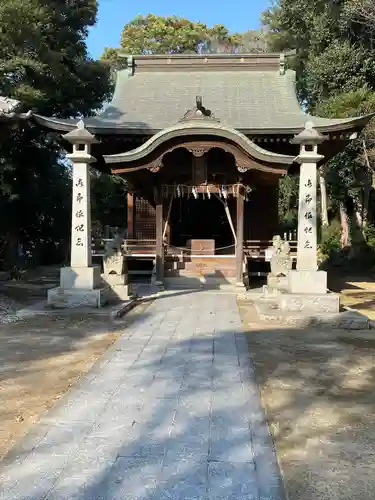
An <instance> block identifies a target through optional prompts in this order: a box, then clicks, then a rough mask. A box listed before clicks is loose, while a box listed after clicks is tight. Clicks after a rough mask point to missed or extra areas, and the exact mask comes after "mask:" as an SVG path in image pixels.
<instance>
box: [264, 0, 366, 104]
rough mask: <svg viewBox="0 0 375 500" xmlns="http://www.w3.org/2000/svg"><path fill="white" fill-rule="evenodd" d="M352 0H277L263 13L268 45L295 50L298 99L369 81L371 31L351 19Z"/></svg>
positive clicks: (319, 96)
mask: <svg viewBox="0 0 375 500" xmlns="http://www.w3.org/2000/svg"><path fill="white" fill-rule="evenodd" d="M352 5H353V2H352V0H329V1H326V0H294V1H293V2H291V1H289V0H278V1H277V2H276V3H275V5H274V6H273V7H272V8H271V9H269V10H268V11H267V12H266V13H265V14H264V15H263V23H264V25H265V27H266V29H267V30H268V32H269V43H270V45H271V47H272V48H273V49H274V50H296V52H297V55H296V58H295V61H294V65H295V68H296V69H297V72H298V82H297V83H298V90H299V94H300V97H301V100H302V101H303V102H305V103H306V104H307V105H308V107H309V108H310V110H311V111H314V108H315V106H316V105H317V104H318V101H319V100H320V99H328V98H329V97H332V96H334V95H337V93H342V92H348V91H352V90H356V89H357V88H358V87H361V86H363V85H364V84H366V83H369V84H370V86H372V85H373V84H375V67H374V59H373V53H372V50H373V47H372V45H373V44H372V39H373V34H371V33H370V32H369V30H368V29H367V28H366V27H365V26H363V25H362V24H360V23H358V22H356V20H355V19H354V17H353V8H352Z"/></svg>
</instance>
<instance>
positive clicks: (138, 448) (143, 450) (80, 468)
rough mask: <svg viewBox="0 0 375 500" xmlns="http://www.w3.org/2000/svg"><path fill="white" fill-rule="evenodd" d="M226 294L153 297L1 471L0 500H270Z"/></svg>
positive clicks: (268, 447)
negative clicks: (153, 299)
mask: <svg viewBox="0 0 375 500" xmlns="http://www.w3.org/2000/svg"><path fill="white" fill-rule="evenodd" d="M282 498H283V496H282V489H281V486H280V475H279V470H278V467H277V463H276V459H275V456H274V452H273V448H272V444H271V439H270V436H269V433H268V427H267V425H266V424H265V421H264V415H263V411H262V409H261V406H260V399H259V394H258V392H257V389H256V386H255V383H254V377H253V369H252V365H251V362H250V360H249V358H248V353H247V345H246V340H245V337H244V335H243V333H242V325H241V321H240V318H239V314H238V311H237V305H236V299H235V296H234V295H225V294H219V293H214V292H211V293H210V292H195V293H190V294H189V293H179V294H174V295H170V296H167V295H165V296H162V297H161V298H158V299H157V300H155V302H154V303H153V304H152V305H151V306H150V307H149V308H148V309H147V310H146V312H145V313H144V315H143V317H139V318H138V319H137V321H136V322H135V323H133V325H132V326H131V327H129V329H127V330H126V331H125V332H124V335H123V336H122V337H121V338H120V339H119V341H118V342H117V343H116V344H115V345H114V346H113V348H111V349H110V351H109V352H108V353H107V355H106V357H105V358H104V359H102V360H101V361H100V362H98V363H97V365H96V366H95V367H94V368H93V370H92V371H91V372H90V373H89V374H88V375H87V376H86V377H85V378H84V379H83V381H82V383H81V384H79V386H78V387H76V388H75V389H74V390H73V391H71V393H69V395H68V396H67V397H66V398H64V400H62V401H61V404H59V405H58V406H57V407H56V408H55V409H54V410H53V411H52V412H50V413H49V414H48V415H47V416H46V417H45V418H44V419H43V420H42V422H41V423H40V424H39V425H38V426H36V429H35V432H34V433H33V434H32V435H30V436H28V437H27V438H26V439H25V440H23V441H22V443H21V445H20V446H19V448H18V450H15V451H14V452H13V453H12V454H11V455H10V456H9V457H7V459H6V460H5V461H4V462H2V463H0V500H26V499H28V500H42V499H45V500H63V499H66V500H78V499H80V500H104V499H106V500H107V499H108V500H120V499H121V500H127V499H129V500H138V499H139V500H140V499H142V500H156V499H160V500H164V499H170V500H172V499H176V500H177V499H178V500H185V499H190V500H195V499H199V500H224V499H226V500H281V499H282Z"/></svg>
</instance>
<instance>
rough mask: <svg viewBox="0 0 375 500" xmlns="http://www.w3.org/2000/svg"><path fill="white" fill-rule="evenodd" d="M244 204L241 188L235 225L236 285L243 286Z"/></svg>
mask: <svg viewBox="0 0 375 500" xmlns="http://www.w3.org/2000/svg"><path fill="white" fill-rule="evenodd" d="M244 204H245V197H244V193H243V190H242V188H241V189H240V190H239V192H238V196H237V224H236V236H237V244H236V284H237V285H239V286H243V233H244Z"/></svg>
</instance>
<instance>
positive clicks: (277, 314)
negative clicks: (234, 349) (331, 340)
mask: <svg viewBox="0 0 375 500" xmlns="http://www.w3.org/2000/svg"><path fill="white" fill-rule="evenodd" d="M255 310H256V312H257V314H258V318H259V320H260V321H262V322H265V323H268V324H273V325H275V326H277V327H280V326H285V327H297V328H301V329H305V328H322V329H325V328H328V329H330V330H332V329H338V330H369V328H370V322H369V319H368V318H367V317H366V316H363V315H362V314H359V313H356V312H353V311H350V312H349V311H345V312H342V313H309V314H307V313H306V312H285V311H281V310H279V309H278V308H277V307H276V308H272V307H270V306H269V304H266V303H265V302H263V301H257V302H256V303H255Z"/></svg>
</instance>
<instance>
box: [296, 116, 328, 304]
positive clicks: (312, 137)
mask: <svg viewBox="0 0 375 500" xmlns="http://www.w3.org/2000/svg"><path fill="white" fill-rule="evenodd" d="M324 140H325V137H324V136H323V135H322V134H320V133H319V132H318V131H317V130H316V129H315V128H314V126H313V124H312V123H311V122H308V123H306V125H305V129H304V130H303V131H302V132H301V133H300V134H298V135H296V136H295V137H294V139H293V140H292V143H293V144H298V145H299V146H300V154H299V155H298V156H297V158H296V159H295V161H296V162H297V163H299V164H300V183H299V206H298V247H297V269H296V271H291V272H290V273H289V291H290V292H291V293H297V294H326V293H327V273H326V272H324V271H318V258H317V176H318V172H317V170H318V163H319V162H320V161H321V160H323V158H324V156H322V155H321V154H319V153H318V146H319V145H320V144H321V143H322V142H323V141H324Z"/></svg>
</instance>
